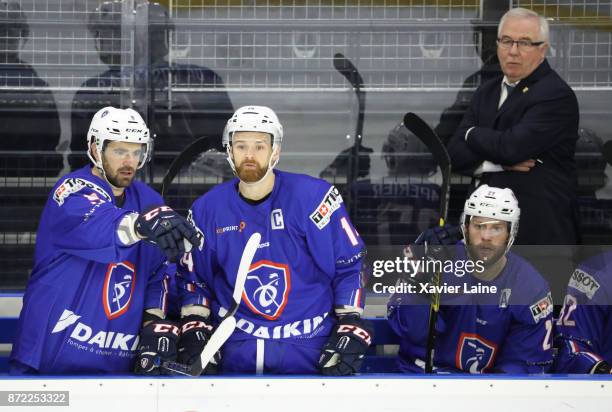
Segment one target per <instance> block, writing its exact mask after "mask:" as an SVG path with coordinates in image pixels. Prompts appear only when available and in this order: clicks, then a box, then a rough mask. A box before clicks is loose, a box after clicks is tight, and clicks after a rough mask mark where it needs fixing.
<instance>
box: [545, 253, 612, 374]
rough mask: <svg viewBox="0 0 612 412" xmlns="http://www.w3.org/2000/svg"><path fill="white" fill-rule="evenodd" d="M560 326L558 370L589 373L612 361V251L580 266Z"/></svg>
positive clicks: (556, 343) (573, 280)
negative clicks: (601, 364)
mask: <svg viewBox="0 0 612 412" xmlns="http://www.w3.org/2000/svg"><path fill="white" fill-rule="evenodd" d="M556 328H557V331H556V334H555V346H557V347H558V348H559V351H558V356H557V359H556V361H555V371H557V372H564V373H589V372H590V371H591V369H592V368H593V366H595V364H597V363H598V362H600V361H602V360H605V361H607V362H608V363H612V252H606V253H603V254H601V255H597V256H595V257H593V258H591V259H588V260H587V261H585V262H583V263H582V264H580V265H579V266H578V267H577V268H576V270H575V271H574V273H573V274H572V276H571V277H570V280H569V284H568V287H567V294H566V296H565V300H564V304H563V309H562V310H561V313H560V314H559V319H558V320H557V323H556Z"/></svg>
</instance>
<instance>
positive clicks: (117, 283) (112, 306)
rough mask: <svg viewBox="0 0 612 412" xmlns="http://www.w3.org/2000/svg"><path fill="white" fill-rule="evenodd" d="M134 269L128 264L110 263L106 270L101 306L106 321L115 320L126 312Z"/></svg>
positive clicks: (133, 279) (130, 294) (134, 276)
mask: <svg viewBox="0 0 612 412" xmlns="http://www.w3.org/2000/svg"><path fill="white" fill-rule="evenodd" d="M135 284H136V268H135V267H134V265H133V264H132V263H130V262H120V263H111V264H109V265H108V269H107V270H106V277H105V279H104V288H103V290H102V304H103V306H104V313H106V317H107V318H108V319H115V318H118V317H119V316H121V315H123V314H124V313H125V312H127V310H128V308H129V306H130V302H131V301H132V295H133V293H134V286H135Z"/></svg>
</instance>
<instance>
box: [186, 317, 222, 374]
mask: <svg viewBox="0 0 612 412" xmlns="http://www.w3.org/2000/svg"><path fill="white" fill-rule="evenodd" d="M182 322H183V325H182V327H181V339H180V341H179V344H178V362H179V363H183V364H186V365H191V364H192V363H193V362H195V361H196V360H197V359H198V358H199V357H200V354H201V353H202V350H204V346H206V344H207V343H208V341H209V340H210V337H211V336H212V333H213V327H212V326H211V325H210V323H209V322H208V320H207V319H206V318H204V317H202V316H198V315H189V316H187V317H185V318H183V319H182ZM220 360H221V353H220V352H217V353H216V354H215V356H213V358H212V359H211V360H210V362H208V365H206V369H204V372H202V373H203V374H205V375H216V374H217V371H218V365H219V362H220Z"/></svg>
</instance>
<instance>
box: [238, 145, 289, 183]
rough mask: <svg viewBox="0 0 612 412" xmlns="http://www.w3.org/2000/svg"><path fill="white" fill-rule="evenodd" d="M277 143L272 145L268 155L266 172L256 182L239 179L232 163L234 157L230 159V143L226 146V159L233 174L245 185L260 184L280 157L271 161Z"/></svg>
mask: <svg viewBox="0 0 612 412" xmlns="http://www.w3.org/2000/svg"><path fill="white" fill-rule="evenodd" d="M277 147H278V146H277V145H276V143H274V144H273V145H272V154H271V155H270V159H269V160H268V169H267V170H266V173H265V174H264V175H263V176H262V178H261V179H259V180H258V181H256V182H245V181H244V180H242V179H240V176H238V171H237V170H236V165H235V164H234V159H232V155H231V152H230V151H231V149H230V145H228V146H227V149H226V150H227V161H228V163H229V164H230V166H231V168H232V171H233V172H234V175H235V176H236V177H237V178H238V179H239V180H240V182H241V183H243V184H245V185H247V186H255V185H258V184H260V183H261V182H263V181H264V179H265V178H266V177H268V175H269V174H270V173H272V170H273V169H274V168H275V167H276V165H277V164H278V161H279V159H280V156H277V157H276V160H275V161H274V163H272V159H274V154H275V153H276V149H277Z"/></svg>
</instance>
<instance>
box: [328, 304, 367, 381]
mask: <svg viewBox="0 0 612 412" xmlns="http://www.w3.org/2000/svg"><path fill="white" fill-rule="evenodd" d="M372 335H373V331H372V327H371V325H370V324H369V322H367V321H365V320H363V319H361V318H360V317H359V316H357V315H346V316H343V317H341V318H340V319H339V320H338V323H337V324H336V326H335V327H334V330H333V331H332V333H331V335H330V336H329V339H328V341H327V343H326V344H325V346H324V347H323V351H322V352H321V357H320V358H319V368H320V369H321V373H322V374H323V375H328V376H345V375H352V374H354V373H357V372H359V369H360V368H361V364H362V363H363V357H364V356H365V353H366V351H367V350H368V347H369V346H370V344H371V343H372Z"/></svg>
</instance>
